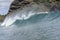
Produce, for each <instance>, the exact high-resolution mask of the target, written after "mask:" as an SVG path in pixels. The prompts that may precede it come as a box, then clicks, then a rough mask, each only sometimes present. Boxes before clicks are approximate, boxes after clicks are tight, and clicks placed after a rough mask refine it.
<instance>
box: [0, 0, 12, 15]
mask: <svg viewBox="0 0 60 40" xmlns="http://www.w3.org/2000/svg"><path fill="white" fill-rule="evenodd" d="M12 1H13V0H0V15H5V14H7V13H8V10H9V7H10V4H11V3H12Z"/></svg>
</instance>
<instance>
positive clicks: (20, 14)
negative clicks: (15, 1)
mask: <svg viewBox="0 0 60 40" xmlns="http://www.w3.org/2000/svg"><path fill="white" fill-rule="evenodd" d="M42 6H44V5H42ZM42 6H40V7H39V6H38V5H37V4H29V5H27V6H25V7H24V8H22V9H18V10H15V11H14V12H11V13H9V14H8V15H7V16H6V18H5V20H4V22H3V23H2V24H1V26H6V27H7V26H10V25H11V24H13V23H14V22H15V21H16V20H26V19H29V18H30V17H31V16H33V15H36V14H45V13H49V11H48V10H45V9H44V7H43V8H42Z"/></svg>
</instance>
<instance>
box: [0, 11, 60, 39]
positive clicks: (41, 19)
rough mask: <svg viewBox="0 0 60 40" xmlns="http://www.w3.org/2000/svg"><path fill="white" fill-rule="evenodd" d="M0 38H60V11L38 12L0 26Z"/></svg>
mask: <svg viewBox="0 0 60 40" xmlns="http://www.w3.org/2000/svg"><path fill="white" fill-rule="evenodd" d="M0 40H60V12H51V13H48V14H37V15H33V16H31V17H30V18H29V19H27V20H16V21H15V22H14V23H13V24H12V25H11V26H9V27H0Z"/></svg>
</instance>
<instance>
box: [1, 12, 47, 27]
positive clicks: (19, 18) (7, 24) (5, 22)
mask: <svg viewBox="0 0 60 40" xmlns="http://www.w3.org/2000/svg"><path fill="white" fill-rule="evenodd" d="M42 13H48V12H39V13H37V14H42ZM33 15H36V14H35V13H32V12H29V14H28V15H24V14H23V15H22V16H21V17H19V16H18V15H16V16H15V17H14V18H12V17H9V18H6V19H5V20H4V22H3V23H2V24H1V26H6V27H8V26H10V25H12V24H13V23H14V22H15V21H16V20H27V19H29V18H30V17H31V16H33Z"/></svg>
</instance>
